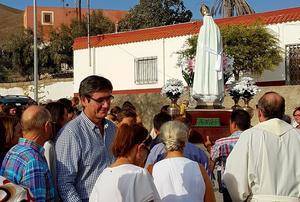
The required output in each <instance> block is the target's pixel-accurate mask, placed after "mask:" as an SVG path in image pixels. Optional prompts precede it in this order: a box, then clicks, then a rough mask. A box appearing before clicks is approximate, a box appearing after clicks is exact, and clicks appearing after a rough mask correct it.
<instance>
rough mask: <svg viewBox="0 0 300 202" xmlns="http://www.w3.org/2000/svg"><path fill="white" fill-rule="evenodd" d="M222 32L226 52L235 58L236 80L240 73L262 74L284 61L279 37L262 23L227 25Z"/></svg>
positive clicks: (234, 72) (234, 71)
mask: <svg viewBox="0 0 300 202" xmlns="http://www.w3.org/2000/svg"><path fill="white" fill-rule="evenodd" d="M221 34H222V37H223V45H224V51H225V53H226V54H228V55H230V56H231V57H233V58H234V70H233V74H234V76H235V79H236V80H238V79H239V75H240V73H252V74H258V75H261V74H262V73H263V71H264V70H273V69H274V68H275V67H276V66H277V65H278V64H279V63H280V62H281V61H282V56H281V55H282V50H281V48H280V47H279V45H278V39H277V38H276V37H275V36H274V35H272V34H271V33H270V32H269V31H268V29H267V28H266V27H265V26H263V25H261V24H254V25H252V26H246V25H231V26H226V27H222V28H221Z"/></svg>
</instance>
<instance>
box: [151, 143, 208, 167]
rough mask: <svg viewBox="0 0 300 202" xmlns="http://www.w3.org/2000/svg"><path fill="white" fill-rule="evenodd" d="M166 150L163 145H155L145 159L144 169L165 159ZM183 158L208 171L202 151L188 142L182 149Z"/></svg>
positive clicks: (206, 161) (206, 160)
mask: <svg viewBox="0 0 300 202" xmlns="http://www.w3.org/2000/svg"><path fill="white" fill-rule="evenodd" d="M165 153H166V149H165V145H164V144H163V143H159V144H157V145H155V146H154V147H153V148H152V149H151V151H150V154H149V156H148V158H147V161H146V165H145V167H146V168H147V167H148V165H150V164H154V163H155V162H157V161H160V160H162V159H163V158H164V157H165ZM183 156H184V157H186V158H188V159H190V160H192V161H196V162H198V163H201V164H202V165H203V166H204V167H205V169H206V170H207V169H208V158H207V156H206V154H205V153H204V151H202V150H201V149H199V148H198V147H197V146H195V145H193V144H192V143H190V142H187V143H186V144H185V147H184V149H183Z"/></svg>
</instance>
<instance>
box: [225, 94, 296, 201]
mask: <svg viewBox="0 0 300 202" xmlns="http://www.w3.org/2000/svg"><path fill="white" fill-rule="evenodd" d="M284 109H285V101H284V98H283V97H281V96H280V95H279V94H277V93H275V92H269V93H266V94H265V95H264V96H263V97H262V98H260V100H259V102H258V118H259V121H260V123H259V124H258V125H256V126H254V127H253V128H250V129H248V130H246V131H244V132H243V133H242V134H241V136H240V138H239V140H238V142H237V144H236V145H235V147H234V149H233V151H232V152H231V153H230V155H229V157H228V159H227V163H226V169H225V173H224V176H223V177H224V181H225V184H226V186H227V189H228V191H229V193H230V195H231V198H232V200H233V201H245V200H247V201H255V202H266V201H280V202H285V201H286V202H293V201H300V158H299V154H300V132H299V130H297V129H295V128H294V127H293V126H292V125H290V124H288V123H286V122H284V121H282V120H281V118H282V117H283V115H284Z"/></svg>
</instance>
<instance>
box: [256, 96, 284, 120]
mask: <svg viewBox="0 0 300 202" xmlns="http://www.w3.org/2000/svg"><path fill="white" fill-rule="evenodd" d="M258 108H259V109H260V110H261V112H262V114H263V116H264V117H265V119H272V118H279V119H282V117H283V115H284V111H285V100H284V98H283V97H282V96H281V95H279V94H278V93H275V92H267V93H265V94H264V95H263V96H262V97H261V98H260V99H259V101H258Z"/></svg>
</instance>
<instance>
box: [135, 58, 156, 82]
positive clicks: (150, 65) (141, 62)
mask: <svg viewBox="0 0 300 202" xmlns="http://www.w3.org/2000/svg"><path fill="white" fill-rule="evenodd" d="M157 81H158V78H157V57H144V58H137V59H135V60H134V83H135V84H154V83H157Z"/></svg>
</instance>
